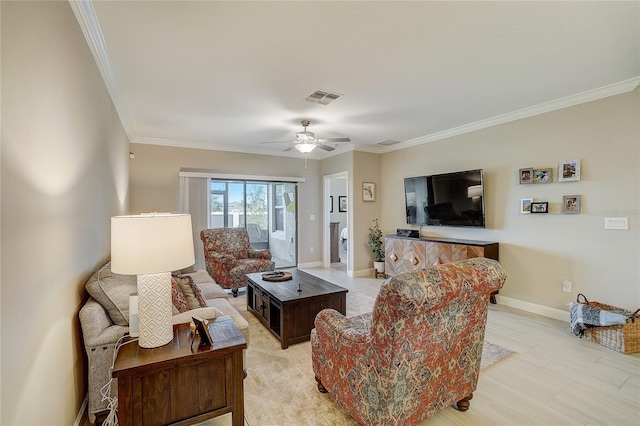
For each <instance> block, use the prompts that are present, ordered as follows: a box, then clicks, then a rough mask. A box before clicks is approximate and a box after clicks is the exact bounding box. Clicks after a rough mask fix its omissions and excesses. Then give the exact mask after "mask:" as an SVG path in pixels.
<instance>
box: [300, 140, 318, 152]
mask: <svg viewBox="0 0 640 426" xmlns="http://www.w3.org/2000/svg"><path fill="white" fill-rule="evenodd" d="M295 147H296V149H297V150H298V151H300V152H302V153H305V154H308V153H310V152H311V151H313V150H314V149H315V147H316V146H315V145H314V144H312V143H307V142H302V143H298V144H296V145H295Z"/></svg>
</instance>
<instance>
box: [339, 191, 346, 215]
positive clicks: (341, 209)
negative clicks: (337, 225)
mask: <svg viewBox="0 0 640 426" xmlns="http://www.w3.org/2000/svg"><path fill="white" fill-rule="evenodd" d="M338 211H339V212H340V213H345V212H346V211H347V197H346V196H344V195H340V196H339V197H338Z"/></svg>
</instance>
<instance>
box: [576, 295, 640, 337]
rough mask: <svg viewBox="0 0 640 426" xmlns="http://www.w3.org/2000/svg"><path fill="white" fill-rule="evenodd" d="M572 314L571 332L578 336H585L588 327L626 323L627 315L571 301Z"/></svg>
mask: <svg viewBox="0 0 640 426" xmlns="http://www.w3.org/2000/svg"><path fill="white" fill-rule="evenodd" d="M569 313H570V316H571V332H572V333H573V334H575V335H576V336H583V335H584V331H585V330H586V329H587V327H602V326H607V325H624V324H626V323H627V315H624V314H621V313H615V312H611V311H607V310H605V309H600V308H595V307H592V306H589V305H585V304H583V303H576V302H573V303H569Z"/></svg>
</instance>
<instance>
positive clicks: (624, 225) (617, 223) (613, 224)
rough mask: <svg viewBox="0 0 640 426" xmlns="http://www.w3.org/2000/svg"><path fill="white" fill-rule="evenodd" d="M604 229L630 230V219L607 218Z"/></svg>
mask: <svg viewBox="0 0 640 426" xmlns="http://www.w3.org/2000/svg"><path fill="white" fill-rule="evenodd" d="M604 229H629V218H628V217H605V218H604Z"/></svg>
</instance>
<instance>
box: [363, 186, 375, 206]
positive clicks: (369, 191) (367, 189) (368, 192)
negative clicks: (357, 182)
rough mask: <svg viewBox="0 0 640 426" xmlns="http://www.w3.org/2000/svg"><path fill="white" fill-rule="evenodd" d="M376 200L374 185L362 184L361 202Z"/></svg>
mask: <svg viewBox="0 0 640 426" xmlns="http://www.w3.org/2000/svg"><path fill="white" fill-rule="evenodd" d="M375 200H376V184H375V183H371V182H362V201H375Z"/></svg>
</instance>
